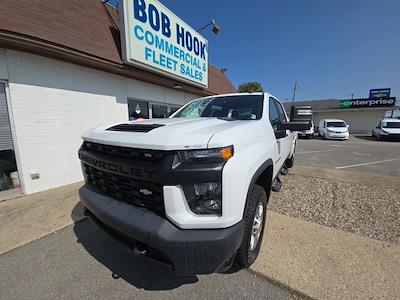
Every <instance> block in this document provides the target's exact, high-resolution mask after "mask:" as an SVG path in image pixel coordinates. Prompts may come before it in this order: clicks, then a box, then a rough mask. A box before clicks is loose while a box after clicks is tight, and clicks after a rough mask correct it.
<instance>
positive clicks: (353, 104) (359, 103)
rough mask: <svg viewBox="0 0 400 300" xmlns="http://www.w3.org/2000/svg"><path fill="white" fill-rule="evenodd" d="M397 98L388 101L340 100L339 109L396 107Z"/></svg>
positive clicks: (367, 99)
mask: <svg viewBox="0 0 400 300" xmlns="http://www.w3.org/2000/svg"><path fill="white" fill-rule="evenodd" d="M395 102H396V97H390V98H386V99H369V98H365V99H348V100H340V101H339V108H360V107H385V106H386V107H387V106H394V104H395Z"/></svg>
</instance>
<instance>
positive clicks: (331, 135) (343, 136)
mask: <svg viewBox="0 0 400 300" xmlns="http://www.w3.org/2000/svg"><path fill="white" fill-rule="evenodd" d="M326 138H329V139H338V140H347V139H348V138H349V133H348V132H345V133H334V132H327V134H326Z"/></svg>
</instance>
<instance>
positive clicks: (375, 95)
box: [369, 88, 390, 99]
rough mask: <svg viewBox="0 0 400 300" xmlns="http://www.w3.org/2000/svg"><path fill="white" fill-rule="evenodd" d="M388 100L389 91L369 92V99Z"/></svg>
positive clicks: (377, 90) (374, 90) (375, 90)
mask: <svg viewBox="0 0 400 300" xmlns="http://www.w3.org/2000/svg"><path fill="white" fill-rule="evenodd" d="M382 98H390V89H389V88H387V89H372V90H369V99H382Z"/></svg>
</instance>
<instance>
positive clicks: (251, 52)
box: [111, 0, 400, 101]
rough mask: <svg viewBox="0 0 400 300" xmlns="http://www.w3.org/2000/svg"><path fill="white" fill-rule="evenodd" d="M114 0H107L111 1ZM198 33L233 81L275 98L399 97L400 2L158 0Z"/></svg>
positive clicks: (210, 55) (211, 57)
mask: <svg viewBox="0 0 400 300" xmlns="http://www.w3.org/2000/svg"><path fill="white" fill-rule="evenodd" d="M117 1H118V0H111V3H114V4H115V2H117ZM161 2H162V3H163V4H164V5H165V6H167V7H168V8H169V9H170V10H171V11H173V12H174V13H175V14H176V15H177V16H178V17H180V18H181V19H183V20H184V21H186V22H187V23H188V24H189V25H190V26H192V27H193V28H194V29H197V28H200V27H202V26H203V25H205V24H207V23H208V22H209V21H210V20H211V19H214V20H215V21H216V22H217V24H218V25H219V26H220V27H221V31H220V32H219V33H218V34H214V33H213V32H212V31H211V28H208V29H206V30H203V31H202V34H203V35H204V37H206V38H207V39H208V43H209V62H210V63H212V64H214V65H216V66H217V67H220V68H226V69H227V71H226V74H227V76H228V77H229V79H230V80H231V81H232V83H233V84H234V85H235V87H238V85H239V84H240V83H242V82H246V81H259V82H260V83H261V84H262V86H263V88H264V90H266V91H268V92H270V93H272V94H274V95H275V96H277V97H278V98H279V99H281V100H282V101H285V100H286V99H289V100H291V99H292V97H293V87H294V82H295V81H296V80H297V82H298V89H297V90H296V100H313V99H326V98H331V99H349V98H351V96H352V94H353V96H354V98H359V97H362V98H367V97H368V96H369V89H372V88H392V96H397V97H400V0H330V1H328V0H279V1H278V0H257V1H239V0H201V1H182V0H162V1H161Z"/></svg>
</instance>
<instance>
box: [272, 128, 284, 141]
mask: <svg viewBox="0 0 400 300" xmlns="http://www.w3.org/2000/svg"><path fill="white" fill-rule="evenodd" d="M274 133H275V138H276V139H282V138H284V137H286V136H287V134H286V129H278V130H274Z"/></svg>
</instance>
